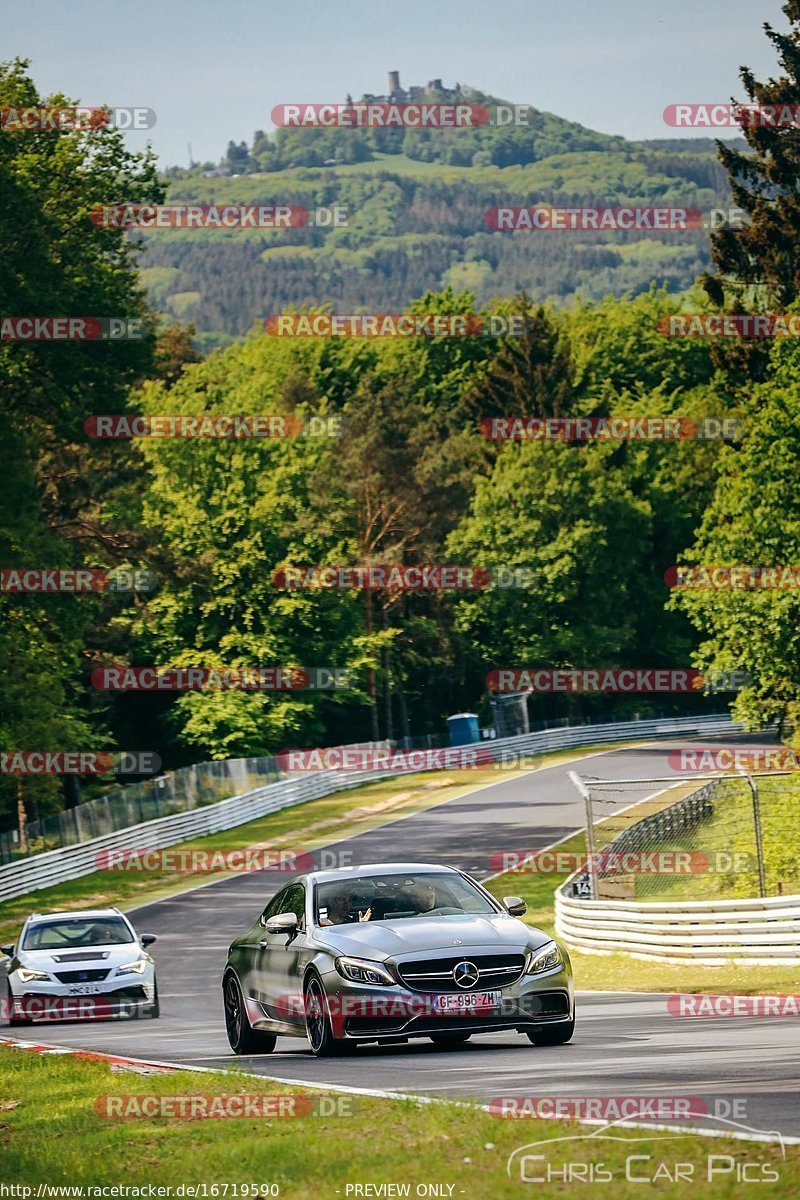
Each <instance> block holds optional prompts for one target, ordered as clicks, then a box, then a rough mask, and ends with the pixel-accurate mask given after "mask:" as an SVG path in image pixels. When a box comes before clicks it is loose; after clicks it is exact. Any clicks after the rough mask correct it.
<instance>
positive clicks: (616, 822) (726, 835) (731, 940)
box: [555, 772, 800, 964]
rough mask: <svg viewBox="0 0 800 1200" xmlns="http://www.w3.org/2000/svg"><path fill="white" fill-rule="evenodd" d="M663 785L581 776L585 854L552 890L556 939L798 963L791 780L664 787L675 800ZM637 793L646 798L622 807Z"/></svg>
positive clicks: (688, 956) (796, 830)
mask: <svg viewBox="0 0 800 1200" xmlns="http://www.w3.org/2000/svg"><path fill="white" fill-rule="evenodd" d="M663 782H665V781H664V780H656V779H651V780H628V781H620V780H615V781H613V782H612V781H602V780H590V779H585V778H584V779H581V780H580V786H581V790H582V792H583V793H584V797H585V798H587V810H588V813H589V819H588V821H587V831H588V832H589V836H588V837H587V844H590V845H591V853H590V854H589V856H588V859H587V865H586V866H585V867H583V868H581V869H580V870H579V871H577V872H575V873H574V874H573V875H571V876H570V877H569V879H568V880H567V881H566V882H565V883H564V884H563V885H562V886H561V887H560V888H558V889H557V891H556V895H555V924H556V931H557V933H558V935H559V936H560V937H562V938H563V939H564V940H565V941H566V942H567V944H568V945H570V946H572V947H574V948H577V949H580V950H584V951H586V952H591V953H613V952H615V951H623V952H626V953H628V954H632V955H634V956H637V957H646V958H657V959H661V960H672V961H683V962H698V961H699V962H704V963H717V964H719V963H722V962H725V961H728V960H734V961H736V962H750V963H767V962H779V963H787V964H788V963H791V964H797V963H800V894H798V893H800V862H799V861H798V853H797V850H798V840H800V820H798V818H800V779H798V776H797V774H796V773H777V772H773V773H763V774H762V773H755V772H753V773H742V774H740V775H725V776H719V777H715V778H713V779H710V780H707V781H705V782H703V781H701V780H694V781H687V782H686V783H683V784H678V785H677V787H676V785H674V784H673V785H672V786H671V787H670V788H669V791H668V793H667V795H669V793H672V794H674V793H675V791H676V790H677V791H683V792H684V793H685V794H684V795H682V796H681V797H680V798H679V799H678V800H677V801H674V802H672V803H665V793H664V789H663V788H660V789H658V790H656V785H657V784H658V783H663ZM626 787H627V789H628V794H627V795H625V790H626ZM634 788H635V790H636V791H637V792H646V793H648V795H650V796H651V798H650V799H648V800H643V799H639V800H638V801H634V802H633V805H631V803H630V799H631V794H632V789H634ZM603 792H607V793H610V794H606V795H603ZM626 800H627V801H628V803H625V801H626ZM603 804H606V805H614V806H615V808H616V809H617V811H615V812H614V813H612V814H608V813H605V814H604V813H603V809H602V806H603ZM620 806H621V807H620ZM598 808H599V809H600V810H601V812H600V814H598ZM648 808H653V809H654V811H649V812H646V815H644V816H642V815H641V814H642V812H643V811H646V810H647V809H648ZM644 897H646V899H644Z"/></svg>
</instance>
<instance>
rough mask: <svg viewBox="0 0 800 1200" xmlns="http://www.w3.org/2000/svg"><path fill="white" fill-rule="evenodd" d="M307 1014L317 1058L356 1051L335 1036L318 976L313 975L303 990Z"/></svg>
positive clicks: (309, 1035) (308, 1028)
mask: <svg viewBox="0 0 800 1200" xmlns="http://www.w3.org/2000/svg"><path fill="white" fill-rule="evenodd" d="M303 1001H304V1009H305V1014H306V1033H307V1035H308V1041H309V1044H310V1046H311V1053H312V1054H314V1055H316V1057H317V1058H330V1057H331V1055H334V1054H347V1053H348V1052H349V1051H351V1050H352V1049H354V1045H353V1043H352V1042H348V1041H345V1040H343V1039H342V1038H337V1037H334V1036H333V1029H332V1028H331V1019H330V1017H329V1016H328V1006H327V1004H326V1003H325V1001H326V996H325V989H324V987H323V986H322V982H321V980H319V979H318V978H317V976H316V975H311V976H310V977H309V979H308V981H307V982H306V986H305V988H304V990H303Z"/></svg>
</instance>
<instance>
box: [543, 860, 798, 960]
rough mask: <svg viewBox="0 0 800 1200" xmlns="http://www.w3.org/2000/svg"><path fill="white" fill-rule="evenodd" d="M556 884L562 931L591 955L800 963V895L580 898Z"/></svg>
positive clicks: (562, 935)
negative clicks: (649, 899) (658, 899)
mask: <svg viewBox="0 0 800 1200" xmlns="http://www.w3.org/2000/svg"><path fill="white" fill-rule="evenodd" d="M569 886H570V881H569V880H568V881H567V882H566V883H565V884H564V885H563V887H561V888H559V889H558V890H557V891H556V903H555V910H556V921H555V927H556V935H557V936H558V937H560V938H563V940H564V941H565V942H566V943H567V945H568V946H571V947H573V948H574V949H577V950H583V951H585V952H587V953H590V954H612V953H614V952H615V951H617V952H618V951H623V952H624V953H626V954H630V955H632V956H633V957H635V958H648V959H657V960H659V961H661V962H683V963H689V962H693V963H703V964H707V965H720V964H722V963H724V962H729V961H731V960H733V961H734V962H735V963H748V964H750V965H763V964H767V963H779V964H783V965H787V966H788V965H796V964H798V963H800V896H775V897H771V898H769V899H765V900H688V901H680V900H670V901H666V902H663V903H653V902H642V903H637V902H636V901H634V900H579V899H576V898H574V897H572V896H567V895H566V894H565V892H566V889H567V888H568V887H569Z"/></svg>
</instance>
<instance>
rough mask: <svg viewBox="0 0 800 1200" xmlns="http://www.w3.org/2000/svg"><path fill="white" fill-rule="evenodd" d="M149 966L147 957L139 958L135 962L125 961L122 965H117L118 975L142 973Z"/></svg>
mask: <svg viewBox="0 0 800 1200" xmlns="http://www.w3.org/2000/svg"><path fill="white" fill-rule="evenodd" d="M146 967H147V959H146V958H137V959H136V960H135V961H134V962H129V963H123V965H122V966H121V967H117V974H118V975H141V974H142V973H143V971H144V970H145V968H146Z"/></svg>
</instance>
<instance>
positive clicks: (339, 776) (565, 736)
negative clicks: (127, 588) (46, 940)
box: [0, 715, 739, 901]
mask: <svg viewBox="0 0 800 1200" xmlns="http://www.w3.org/2000/svg"><path fill="white" fill-rule="evenodd" d="M738 729H739V726H737V725H734V724H733V722H732V721H731V720H730V718H729V717H728V716H724V715H723V716H720V715H714V716H694V717H676V718H675V719H674V720H670V719H664V718H659V719H657V720H652V721H625V722H617V723H615V724H610V725H576V726H568V727H566V728H561V729H548V730H544V731H542V732H537V733H528V734H522V735H520V736H519V737H514V738H503V739H502V740H496V741H493V742H481V743H478V744H479V745H480V746H481V747H482V748H485V747H491V749H492V752H493V754H494V756H495V758H496V759H497V760H498V761H502V760H503V759H505V758H513V756H514V755H520V754H527V755H532V754H540V753H541V754H546V753H550V752H552V751H554V750H567V749H573V748H578V747H580V746H585V745H592V744H603V743H606V742H621V741H642V740H649V739H652V738H656V737H671V736H674V735H676V734H679V735H687V736H691V735H693V734H705V735H713V734H723V733H731V732H735V731H738ZM395 773H396V772H394V771H370V772H366V771H353V772H349V773H345V772H342V771H319V772H314V773H313V774H306V775H303V776H302V777H300V778H298V779H296V778H291V777H287V778H285V779H281V780H279V781H278V782H277V783H271V784H268V785H266V786H265V787H262V788H256V789H255V790H254V791H250V792H246V793H244V794H242V795H239V796H232V797H230V798H229V799H227V800H220V801H218V802H217V803H216V804H208V805H206V806H205V807H204V808H197V809H192V810H190V811H189V812H185V813H176V814H173V815H172V816H168V817H159V818H157V819H155V820H152V821H145V822H143V823H142V824H139V825H131V826H129V827H128V828H127V829H122V830H118V831H116V832H115V833H111V834H108V835H106V836H104V837H98V838H92V839H90V840H88V841H85V842H80V843H79V844H77V845H74V846H66V847H64V848H63V849H59V850H48V851H45V852H43V853H42V854H36V855H33V856H31V857H30V858H26V859H22V860H20V861H18V862H13V863H9V864H8V865H6V866H2V867H0V901H3V900H10V899H12V898H13V897H15V896H23V895H25V894H26V893H28V892H35V891H38V890H39V889H41V888H47V887H52V886H53V885H54V884H57V883H64V882H66V881H67V880H71V879H78V878H80V877H81V876H82V875H89V874H91V872H92V871H94V870H96V862H97V855H98V854H99V853H100V852H101V851H104V850H123V849H130V848H133V847H136V848H141V849H145V850H163V849H165V848H166V847H167V846H174V845H176V844H177V843H179V842H183V841H187V840H188V839H189V838H196V837H204V836H205V835H207V834H211V833H219V832H221V831H222V830H224V829H232V828H234V827H235V826H237V825H244V824H245V823H246V822H248V821H254V820H256V819H257V818H258V817H263V816H265V815H266V814H267V813H271V812H277V811H278V810H279V809H283V808H289V807H291V806H293V805H296V804H304V803H305V802H306V801H307V800H316V799H318V798H319V797H321V796H328V795H331V794H332V793H333V792H338V791H342V790H343V789H345V788H350V787H355V786H357V785H358V784H362V783H368V782H370V781H372V780H376V779H386V778H391V777H392V776H393V775H394V774H395ZM409 773H411V772H409Z"/></svg>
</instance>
